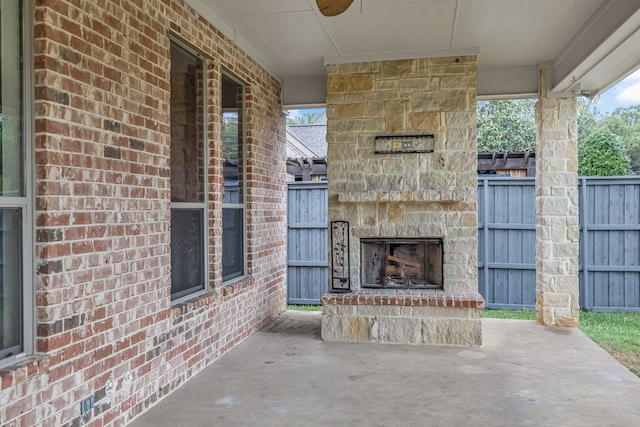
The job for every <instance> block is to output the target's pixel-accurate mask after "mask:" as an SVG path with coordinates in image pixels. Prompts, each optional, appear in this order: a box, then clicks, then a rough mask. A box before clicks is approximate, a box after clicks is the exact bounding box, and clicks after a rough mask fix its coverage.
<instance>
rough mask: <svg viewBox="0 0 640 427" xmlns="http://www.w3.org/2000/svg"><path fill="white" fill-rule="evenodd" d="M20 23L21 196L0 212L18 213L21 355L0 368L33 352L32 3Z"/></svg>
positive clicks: (0, 362) (23, 5) (2, 361)
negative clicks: (17, 211)
mask: <svg viewBox="0 0 640 427" xmlns="http://www.w3.org/2000/svg"><path fill="white" fill-rule="evenodd" d="M18 3H19V5H18V8H19V21H20V36H21V43H20V52H19V55H20V59H21V63H22V64H21V67H20V68H21V82H20V84H21V96H22V102H21V112H20V115H21V118H22V122H21V130H22V134H21V136H20V139H21V142H22V163H23V169H22V195H21V196H9V197H2V196H0V209H20V210H21V215H20V217H21V227H20V229H21V243H22V251H21V252H22V253H21V255H22V256H21V261H22V262H21V268H22V271H21V276H22V278H21V279H22V280H21V282H22V285H21V290H20V291H21V295H22V313H21V325H20V327H21V329H22V330H21V331H20V332H21V333H20V335H21V340H22V342H21V343H20V347H21V349H20V351H18V352H17V353H16V354H11V355H7V356H4V357H2V356H0V368H3V367H7V366H11V365H13V364H16V363H19V362H20V361H21V360H23V359H24V358H26V357H28V356H31V355H33V354H34V352H35V337H36V318H35V313H36V310H35V307H36V300H35V292H34V288H35V286H34V268H33V266H34V265H35V238H34V234H35V229H34V224H35V210H34V208H33V206H34V191H33V189H34V183H35V176H34V173H35V168H34V165H33V158H34V157H33V156H34V154H33V141H34V136H33V130H34V115H33V111H34V102H35V101H34V95H33V86H34V71H33V70H34V67H33V54H32V45H33V22H32V19H31V17H32V16H33V12H32V6H31V2H29V1H26V0H19V1H18Z"/></svg>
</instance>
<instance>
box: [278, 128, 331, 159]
mask: <svg viewBox="0 0 640 427" xmlns="http://www.w3.org/2000/svg"><path fill="white" fill-rule="evenodd" d="M290 135H291V137H292V138H291V140H290V138H289V136H290ZM296 140H297V141H298V142H301V143H302V144H304V145H305V146H306V147H308V148H309V149H311V150H312V151H313V153H314V154H313V155H304V156H299V155H293V156H292V155H290V154H289V148H290V146H293V145H294V144H295V142H296ZM291 149H293V147H291ZM326 156H327V125H326V124H321V125H289V126H287V157H293V158H295V157H326Z"/></svg>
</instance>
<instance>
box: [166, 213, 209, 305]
mask: <svg viewBox="0 0 640 427" xmlns="http://www.w3.org/2000/svg"><path fill="white" fill-rule="evenodd" d="M203 213H204V212H203V210H202V209H172V210H171V297H172V298H173V299H175V298H180V297H181V296H184V295H187V294H189V293H191V292H195V291H198V290H201V289H204V253H203V248H204V242H203V236H204V215H203Z"/></svg>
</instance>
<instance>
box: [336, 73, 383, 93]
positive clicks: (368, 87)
mask: <svg viewBox="0 0 640 427" xmlns="http://www.w3.org/2000/svg"><path fill="white" fill-rule="evenodd" d="M373 85H374V75H373V74H368V73H363V74H347V75H342V74H338V75H335V74H329V76H328V78H327V94H335V93H353V92H370V91H372V90H373Z"/></svg>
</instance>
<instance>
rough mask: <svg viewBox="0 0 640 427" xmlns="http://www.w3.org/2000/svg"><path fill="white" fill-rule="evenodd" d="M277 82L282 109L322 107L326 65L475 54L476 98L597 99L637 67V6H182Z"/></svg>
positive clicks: (602, 1)
mask: <svg viewBox="0 0 640 427" xmlns="http://www.w3.org/2000/svg"><path fill="white" fill-rule="evenodd" d="M186 2H187V3H188V4H190V5H191V6H192V7H194V8H195V9H196V10H197V11H198V12H199V13H200V14H201V15H202V16H203V17H204V18H205V19H207V20H209V21H210V22H211V23H212V24H213V25H214V26H215V27H216V28H217V29H218V30H220V31H221V32H222V33H223V34H225V35H226V36H227V37H228V38H230V39H231V40H233V41H234V42H235V43H236V44H237V45H238V46H239V47H240V48H242V49H243V50H244V51H245V52H247V53H248V54H249V55H251V56H252V57H253V58H254V59H255V60H256V61H257V62H258V63H260V64H261V65H262V66H263V67H264V68H266V69H267V70H268V71H270V72H271V73H272V74H273V75H274V76H275V77H276V78H278V79H279V80H280V81H281V82H282V83H283V86H284V94H283V98H284V99H283V103H284V104H285V106H290V107H292V106H303V105H318V104H324V102H325V94H326V92H325V91H326V69H325V65H326V64H339V63H349V62H367V61H382V60H392V59H409V58H420V57H439V56H456V55H468V54H477V55H478V95H479V96H480V97H514V96H531V95H535V94H537V93H538V69H539V68H540V67H546V68H547V69H548V70H549V72H548V76H549V77H548V78H549V80H550V81H549V82H548V87H550V88H551V92H552V94H558V95H562V94H567V93H574V94H583V95H587V96H591V97H593V96H595V95H596V94H598V93H600V92H602V91H603V90H606V89H607V88H608V87H610V86H612V85H613V84H615V83H617V82H618V81H619V80H621V79H622V78H624V77H626V76H627V75H629V74H630V73H631V72H633V71H634V70H635V69H636V68H638V66H640V1H638V0H355V1H354V3H353V4H352V5H351V7H350V8H349V9H348V10H347V11H346V12H345V13H343V14H341V15H339V16H335V17H325V16H323V15H321V14H320V12H319V10H318V8H317V6H316V2H315V0H243V1H238V0H186Z"/></svg>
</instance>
